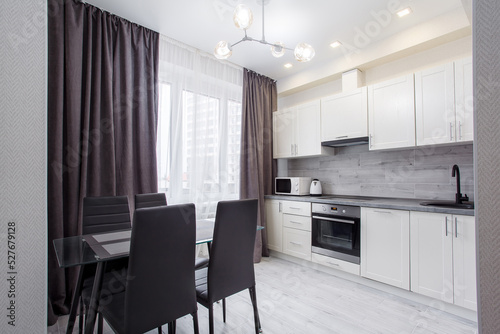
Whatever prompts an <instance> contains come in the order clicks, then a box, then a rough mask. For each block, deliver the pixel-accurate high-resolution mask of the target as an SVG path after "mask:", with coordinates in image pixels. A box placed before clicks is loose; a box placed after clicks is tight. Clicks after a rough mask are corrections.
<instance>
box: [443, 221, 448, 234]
mask: <svg viewBox="0 0 500 334" xmlns="http://www.w3.org/2000/svg"><path fill="white" fill-rule="evenodd" d="M444 223H445V225H444V230H445V234H444V235H445V236H448V216H446V217H445V220H444Z"/></svg>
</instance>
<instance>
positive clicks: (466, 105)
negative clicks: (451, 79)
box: [455, 57, 474, 142]
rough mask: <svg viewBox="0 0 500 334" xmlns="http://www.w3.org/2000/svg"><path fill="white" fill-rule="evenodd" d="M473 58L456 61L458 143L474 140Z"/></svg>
mask: <svg viewBox="0 0 500 334" xmlns="http://www.w3.org/2000/svg"><path fill="white" fill-rule="evenodd" d="M473 93H474V92H473V88H472V57H469V58H465V59H461V60H458V61H455V111H456V127H457V131H456V138H457V142H464V141H472V140H473V139H474V99H473Z"/></svg>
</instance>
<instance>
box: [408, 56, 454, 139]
mask: <svg viewBox="0 0 500 334" xmlns="http://www.w3.org/2000/svg"><path fill="white" fill-rule="evenodd" d="M454 83H455V78H454V70H453V63H449V64H446V65H442V66H438V67H434V68H431V69H428V70H424V71H420V72H417V73H415V119H416V131H417V145H433V144H444V143H450V142H454V141H455V84H454Z"/></svg>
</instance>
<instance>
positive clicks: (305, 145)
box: [273, 100, 327, 159]
mask: <svg viewBox="0 0 500 334" xmlns="http://www.w3.org/2000/svg"><path fill="white" fill-rule="evenodd" d="M326 150H327V149H326V148H324V147H323V146H321V137H320V101H319V100H316V101H313V102H309V103H304V104H301V105H298V106H295V107H291V108H286V109H283V110H279V111H275V112H274V113H273V157H274V158H275V159H278V158H298V157H307V156H316V155H321V154H323V153H325V151H326Z"/></svg>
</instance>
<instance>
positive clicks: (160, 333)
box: [158, 326, 163, 334]
mask: <svg viewBox="0 0 500 334" xmlns="http://www.w3.org/2000/svg"><path fill="white" fill-rule="evenodd" d="M158 334H163V332H162V330H161V326H160V327H158Z"/></svg>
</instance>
